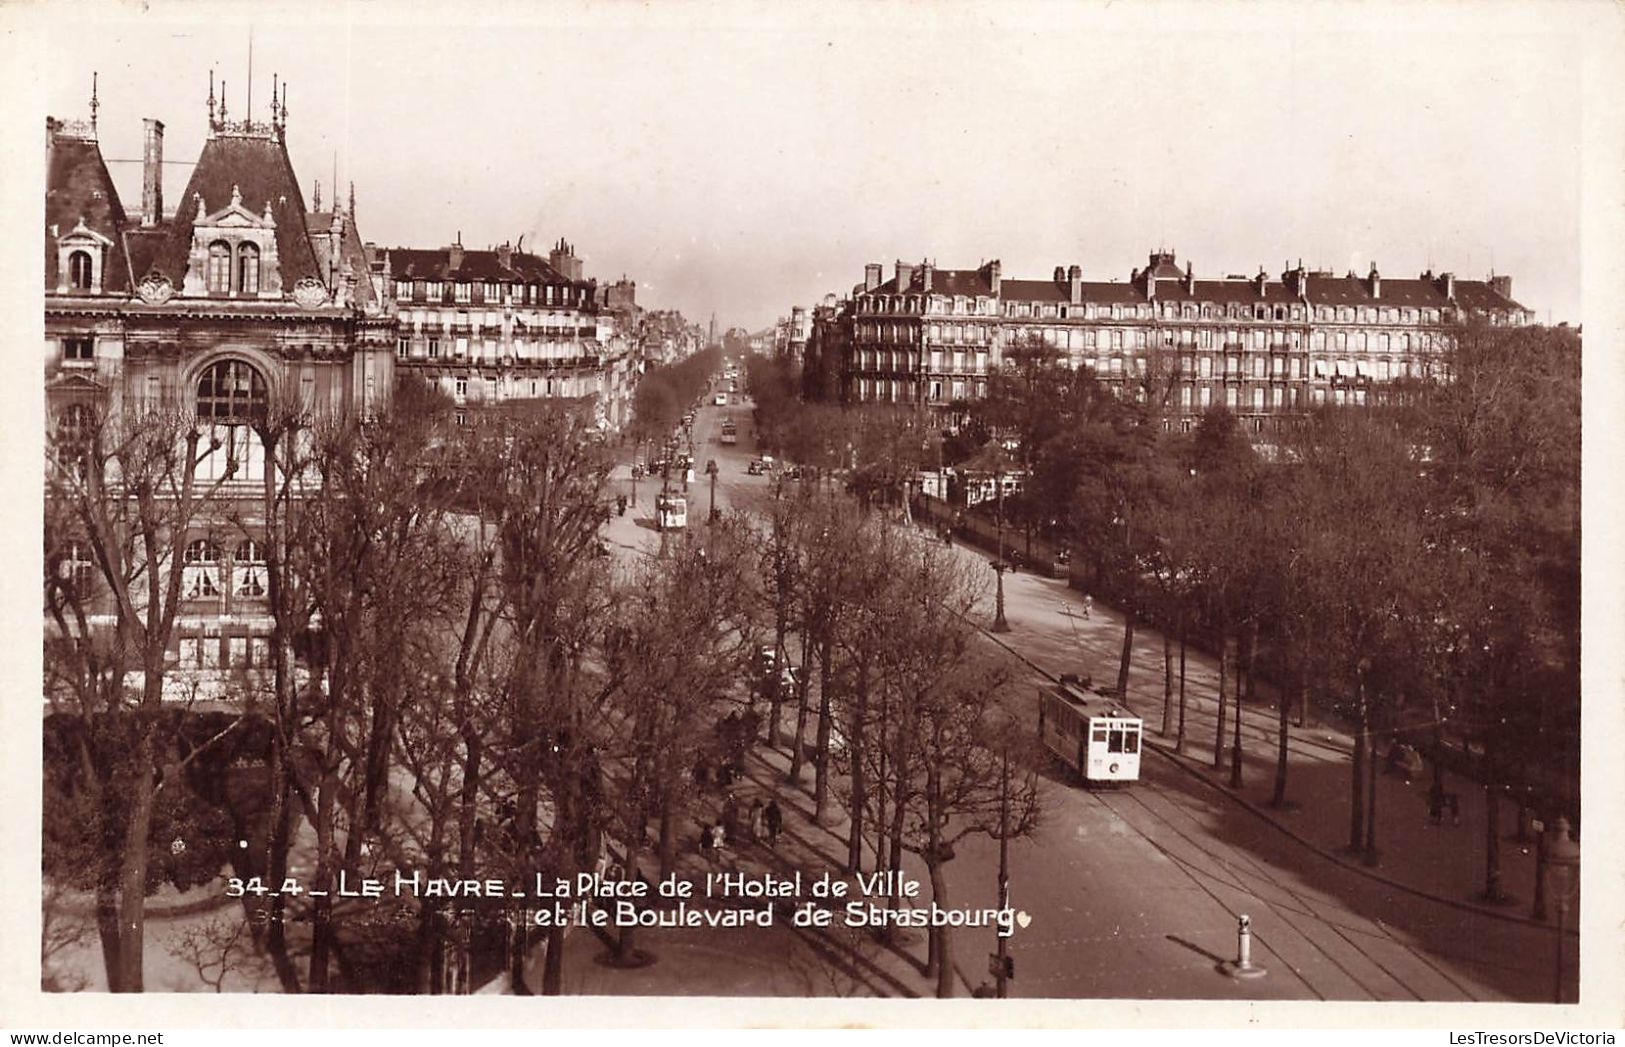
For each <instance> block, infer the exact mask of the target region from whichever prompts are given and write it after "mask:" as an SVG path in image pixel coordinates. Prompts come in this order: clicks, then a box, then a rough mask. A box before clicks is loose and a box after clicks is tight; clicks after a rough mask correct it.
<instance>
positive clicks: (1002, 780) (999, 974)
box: [994, 741, 1010, 1000]
mask: <svg viewBox="0 0 1625 1047" xmlns="http://www.w3.org/2000/svg"><path fill="white" fill-rule="evenodd" d="M1009 908H1010V743H1009V742H1008V741H1006V742H1005V744H1004V749H1003V752H1002V755H1001V758H1000V765H999V911H1000V912H1004V911H1005V910H1007V909H1009ZM1002 930H1003V929H1002V928H1001V933H1000V934H999V944H998V950H999V953H998V956H999V958H998V964H997V968H998V969H997V970H996V971H995V972H994V978H996V979H997V982H996V984H997V987H998V999H1001V1000H1002V999H1004V998H1005V997H1007V996H1009V995H1010V936H1009V935H1007V934H1004V933H1002Z"/></svg>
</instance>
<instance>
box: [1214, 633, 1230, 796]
mask: <svg viewBox="0 0 1625 1047" xmlns="http://www.w3.org/2000/svg"><path fill="white" fill-rule="evenodd" d="M1229 686H1230V637H1229V636H1228V635H1227V634H1226V633H1225V631H1224V629H1223V628H1222V627H1221V628H1220V629H1219V715H1218V725H1217V728H1218V732H1217V735H1216V737H1215V738H1214V741H1213V769H1214V770H1215V771H1217V770H1218V769H1219V768H1220V767H1223V766H1224V707H1225V702H1226V701H1227V697H1226V688H1228V687H1229Z"/></svg>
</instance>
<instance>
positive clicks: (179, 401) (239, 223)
mask: <svg viewBox="0 0 1625 1047" xmlns="http://www.w3.org/2000/svg"><path fill="white" fill-rule="evenodd" d="M284 96H285V88H284ZM96 108H97V100H96V97H95V95H94V93H93V95H92V101H91V110H90V112H91V117H90V119H89V120H54V119H48V120H47V121H46V141H45V148H46V166H47V183H46V198H45V287H44V308H45V338H46V344H45V389H46V405H47V424H48V425H49V426H51V427H53V429H54V431H55V434H56V435H57V437H58V438H59V439H60V438H71V436H72V434H73V433H75V432H77V431H80V430H83V429H85V428H86V427H87V426H88V425H90V424H94V420H97V419H100V418H108V419H126V420H127V419H129V418H132V417H133V416H135V415H137V414H140V413H142V412H150V413H153V414H169V415H174V414H176V413H179V414H180V415H182V416H184V417H195V418H196V419H197V421H198V424H201V425H203V426H205V435H206V442H205V443H204V444H203V445H202V446H203V447H204V448H205V450H206V451H207V453H206V454H205V455H204V456H203V457H202V459H201V461H200V462H199V464H198V465H197V468H196V476H197V478H198V480H199V481H200V482H208V483H210V484H211V486H214V485H215V484H216V482H218V486H217V492H216V493H217V497H216V498H215V499H213V500H212V501H211V512H210V515H209V516H208V518H206V519H200V520H198V521H197V522H196V526H195V533H189V534H188V535H187V536H186V540H185V543H184V546H183V548H184V550H185V555H184V558H183V559H184V563H183V565H182V569H183V570H184V572H185V574H184V576H183V583H182V585H183V590H182V591H183V597H184V603H183V604H182V606H181V609H180V614H179V616H178V618H177V629H176V633H177V636H178V640H177V641H176V643H175V644H174V645H173V647H174V649H173V650H172V652H171V654H172V657H173V659H174V660H175V662H176V664H177V665H178V666H179V667H180V668H183V669H196V670H199V672H198V673H196V674H192V675H193V676H194V677H195V678H198V679H203V680H205V681H208V680H209V679H211V678H216V677H220V676H223V675H224V674H226V673H228V672H249V673H252V672H255V671H257V670H259V669H261V668H263V667H264V666H265V664H266V657H267V654H266V642H265V637H266V636H267V635H268V632H269V629H270V621H269V619H268V616H267V613H266V599H265V598H266V577H265V559H264V552H263V548H262V546H261V540H260V535H259V534H258V533H257V528H258V527H260V526H262V521H263V519H264V517H263V512H262V506H263V496H264V491H265V469H266V462H265V455H264V453H263V449H262V448H261V447H260V446H259V441H258V438H257V436H256V435H255V433H254V432H253V430H252V429H251V426H250V424H249V423H250V422H251V421H252V420H253V419H255V418H256V417H259V416H261V415H262V414H263V413H264V412H266V411H268V410H279V409H281V408H283V407H288V406H291V405H299V406H301V407H302V408H304V409H305V410H306V411H308V412H310V413H312V414H320V413H328V412H331V413H341V412H348V411H365V410H368V409H369V408H371V407H373V406H375V405H378V404H382V403H383V402H385V401H386V400H387V399H388V397H389V394H390V390H391V387H392V384H393V381H394V355H395V354H394V338H393V326H392V322H391V321H390V319H389V318H388V317H387V316H385V315H384V313H383V310H382V309H381V306H380V303H379V301H378V299H377V297H376V296H375V294H374V293H373V287H372V285H371V283H370V281H369V280H368V279H367V278H366V275H367V267H366V261H365V258H364V255H363V247H362V242H361V239H360V237H359V236H358V235H357V233H356V230H355V224H354V221H353V218H352V216H351V215H350V214H349V213H347V212H346V211H345V210H344V209H342V208H340V207H338V206H335V207H334V209H333V210H332V211H331V212H313V211H310V210H307V209H306V207H305V203H304V200H303V198H302V197H301V195H300V191H299V182H298V179H297V178H295V177H294V172H293V166H292V163H291V161H290V160H289V157H288V151H287V146H286V134H287V126H288V125H287V109H286V105H285V103H284V101H283V100H281V99H277V98H275V91H274V90H273V102H272V106H271V114H270V120H269V121H268V122H259V121H253V120H232V119H230V118H229V117H228V115H227V112H226V105H225V102H224V101H220V102H218V103H217V102H216V98H215V93H214V85H213V83H212V81H211V84H210V90H209V99H208V124H207V130H206V138H205V141H204V144H203V148H202V152H201V153H200V155H199V156H198V159H197V163H196V165H195V166H194V167H193V169H192V173H191V177H190V178H189V180H188V181H187V184H186V188H185V191H184V192H183V193H182V194H181V197H180V199H179V201H178V206H177V207H176V208H175V209H174V210H173V211H171V210H168V209H166V208H165V206H164V197H163V177H162V171H163V163H164V125H163V124H162V123H161V122H159V121H158V120H152V119H149V120H147V121H146V134H145V148H144V158H143V161H144V163H143V188H142V197H141V201H140V208H139V210H138V211H135V212H133V213H132V212H129V211H126V209H125V207H124V205H123V203H122V202H121V200H120V199H119V194H118V191H117V189H116V188H115V186H114V183H113V180H112V178H111V177H110V176H109V174H108V170H107V163H106V161H105V160H104V158H103V156H102V152H101V147H100V144H99V141H98V137H97V123H96V115H95V114H96ZM53 467H57V466H53ZM60 548H61V550H62V552H61V558H62V563H61V564H59V565H57V566H58V569H59V570H61V571H63V572H66V573H67V574H69V575H71V576H72V577H73V578H74V579H75V582H76V583H79V582H82V583H83V585H84V586H85V587H86V588H87V590H88V589H94V588H95V586H96V577H97V576H96V572H95V571H94V570H93V569H92V568H93V565H92V563H91V560H90V557H89V554H88V551H87V549H86V548H84V546H83V544H82V543H79V542H75V541H72V540H69V541H66V542H64V543H62V544H61V547H60ZM98 599H100V600H101V603H100V604H98ZM106 601H107V594H105V593H101V594H97V593H94V592H87V594H86V599H85V601H84V602H85V603H86V605H87V606H89V607H90V608H91V609H92V610H93V611H101V612H106V611H108V610H110V607H108V606H107V603H106ZM93 617H96V615H93ZM101 617H103V618H105V620H107V621H111V620H112V619H111V615H109V614H105V613H103V614H102V615H101Z"/></svg>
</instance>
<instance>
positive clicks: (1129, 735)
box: [1038, 678, 1144, 787]
mask: <svg viewBox="0 0 1625 1047" xmlns="http://www.w3.org/2000/svg"><path fill="white" fill-rule="evenodd" d="M1143 726H1144V724H1143V721H1142V720H1141V719H1140V717H1138V716H1135V715H1134V714H1133V713H1132V712H1130V711H1129V710H1127V709H1125V708H1124V707H1123V705H1122V703H1121V702H1117V701H1113V700H1112V699H1110V698H1107V697H1105V696H1102V695H1098V694H1092V693H1090V692H1089V691H1088V690H1086V689H1085V688H1084V687H1083V686H1082V685H1081V684H1080V683H1079V682H1078V681H1076V680H1075V679H1074V678H1063V679H1062V681H1061V682H1060V683H1057V684H1050V685H1048V686H1046V687H1041V688H1039V691H1038V737H1039V739H1040V740H1041V741H1042V742H1043V743H1044V746H1045V748H1047V749H1049V751H1050V752H1052V753H1054V754H1055V755H1056V756H1058V757H1060V758H1061V760H1062V761H1064V762H1065V763H1066V765H1067V766H1068V767H1071V768H1073V769H1074V770H1076V771H1077V772H1078V775H1079V776H1080V777H1081V778H1082V779H1083V783H1084V784H1085V785H1087V786H1091V787H1093V786H1115V785H1124V784H1126V783H1128V782H1133V781H1138V780H1139V777H1140V735H1141V730H1142V728H1143Z"/></svg>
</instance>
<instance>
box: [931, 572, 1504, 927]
mask: <svg viewBox="0 0 1625 1047" xmlns="http://www.w3.org/2000/svg"><path fill="white" fill-rule="evenodd" d="M953 551H954V552H955V553H956V554H957V555H958V556H960V557H961V559H962V560H964V561H965V562H966V563H969V564H973V565H974V564H977V563H982V564H986V563H989V562H990V561H991V557H990V556H989V555H988V554H986V553H985V552H983V551H981V550H978V549H977V548H975V547H967V546H966V545H964V544H963V543H962V542H958V541H956V542H955V543H954V545H953ZM989 573H991V571H990V572H989ZM993 589H994V587H993V585H991V584H990V585H989V586H988V587H987V593H986V595H985V597H984V598H983V599H982V601H981V602H980V604H979V605H978V606H977V607H976V608H975V609H974V610H973V611H972V614H973V616H975V615H979V616H980V618H979V620H978V622H977V624H980V625H983V626H984V627H985V625H986V624H988V623H990V622H991V620H992V617H993V605H994V592H993ZM1004 596H1005V619H1006V621H1007V622H1008V623H1009V625H1010V631H1009V632H1008V633H1004V634H1002V635H994V634H989V635H990V636H992V639H994V640H995V641H996V642H997V643H999V644H1001V645H1002V646H1004V647H1005V648H1007V649H1008V650H1010V651H1012V652H1013V653H1015V654H1016V655H1018V656H1019V657H1020V658H1021V659H1022V660H1023V661H1025V662H1027V663H1028V664H1029V665H1031V666H1032V667H1034V668H1036V669H1038V670H1040V671H1041V672H1044V673H1046V674H1048V675H1050V676H1051V677H1055V676H1058V675H1060V674H1061V673H1076V674H1078V675H1080V676H1083V677H1087V678H1092V679H1093V681H1094V683H1095V684H1096V685H1110V686H1115V684H1116V681H1117V669H1118V663H1119V659H1120V657H1121V653H1122V646H1123V616H1122V615H1121V614H1120V613H1119V612H1118V611H1116V610H1115V609H1113V608H1110V607H1107V606H1105V605H1104V604H1102V603H1100V602H1098V601H1094V602H1092V605H1089V604H1086V598H1085V596H1084V595H1083V594H1082V593H1080V592H1077V591H1075V590H1073V589H1072V588H1071V587H1070V586H1069V585H1068V584H1067V582H1066V581H1065V580H1064V579H1050V578H1043V577H1039V576H1037V575H1034V574H1031V573H1027V572H1016V573H1007V574H1006V575H1005V576H1004ZM1173 659H1174V672H1175V674H1176V679H1175V685H1174V686H1175V695H1174V701H1173V707H1174V708H1173V714H1172V717H1171V719H1172V722H1171V723H1170V724H1169V730H1168V731H1167V732H1164V731H1163V730H1162V727H1163V705H1164V701H1163V697H1164V672H1163V635H1162V634H1161V633H1160V632H1158V631H1157V630H1155V629H1152V628H1150V627H1147V626H1144V625H1136V627H1135V631H1134V644H1133V651H1132V656H1131V660H1130V671H1129V685H1128V694H1127V696H1126V701H1125V704H1127V705H1129V706H1130V707H1131V708H1132V709H1133V710H1134V712H1135V713H1136V714H1137V715H1139V716H1141V717H1143V718H1144V720H1145V729H1146V734H1145V737H1146V739H1147V741H1148V743H1149V744H1151V745H1152V746H1154V747H1155V748H1157V749H1159V750H1160V751H1163V752H1164V753H1165V754H1166V755H1167V756H1168V758H1169V759H1171V760H1174V761H1175V762H1176V763H1178V764H1179V765H1180V766H1181V767H1183V768H1185V769H1186V770H1188V771H1189V772H1190V773H1192V774H1195V775H1197V776H1199V777H1201V778H1204V779H1206V780H1207V781H1209V782H1210V783H1212V784H1213V785H1215V786H1216V787H1217V788H1219V789H1221V790H1222V791H1224V792H1226V793H1228V794H1229V795H1231V796H1232V797H1233V798H1234V799H1235V800H1237V801H1238V802H1240V803H1242V804H1243V805H1245V806H1246V807H1247V808H1248V809H1250V810H1252V811H1253V812H1254V813H1256V814H1258V815H1259V816H1260V817H1262V818H1265V819H1267V820H1268V821H1270V822H1273V823H1274V824H1275V825H1277V826H1278V827H1280V828H1281V829H1282V830H1283V831H1285V832H1287V833H1288V834H1290V835H1292V836H1293V837H1295V838H1297V839H1298V840H1300V841H1301V842H1303V843H1305V844H1307V845H1308V846H1310V847H1311V848H1313V849H1315V850H1316V851H1318V852H1320V853H1321V854H1323V855H1325V856H1326V857H1328V858H1330V859H1332V860H1334V861H1337V862H1340V863H1342V864H1344V865H1346V866H1348V867H1350V868H1354V869H1357V870H1360V871H1362V872H1364V873H1366V874H1367V875H1371V876H1374V877H1376V878H1378V879H1380V880H1383V881H1385V882H1387V883H1389V884H1390V885H1392V886H1395V887H1399V888H1401V889H1404V890H1407V891H1413V892H1416V893H1419V894H1422V895H1425V896H1427V897H1430V898H1433V899H1435V900H1438V901H1442V902H1445V903H1446V904H1450V905H1456V906H1460V907H1464V908H1469V909H1473V910H1476V911H1479V912H1481V913H1484V914H1485V915H1487V916H1494V917H1501V918H1509V919H1517V920H1528V919H1529V916H1530V912H1531V902H1532V897H1533V892H1534V883H1535V874H1536V870H1535V864H1536V863H1535V842H1534V836H1533V834H1532V833H1531V834H1528V836H1527V837H1526V839H1525V840H1522V841H1520V840H1519V839H1518V836H1517V828H1518V809H1517V804H1516V803H1515V802H1513V801H1512V799H1511V798H1510V797H1503V799H1502V802H1501V803H1500V824H1499V825H1498V826H1497V833H1498V835H1499V836H1500V842H1501V846H1500V851H1501V883H1502V888H1503V890H1504V892H1505V893H1506V894H1507V895H1509V896H1510V900H1509V901H1508V902H1507V903H1503V904H1499V905H1496V904H1490V903H1487V902H1485V901H1483V899H1482V897H1481V895H1482V892H1483V890H1484V878H1485V835H1486V825H1485V806H1486V804H1485V795H1484V794H1485V790H1484V787H1483V786H1481V785H1479V784H1478V783H1476V782H1474V781H1471V780H1469V779H1466V778H1463V777H1461V776H1458V775H1453V774H1449V773H1446V774H1445V775H1444V788H1445V789H1446V790H1447V791H1448V792H1452V793H1454V794H1456V796H1457V797H1458V798H1459V806H1460V821H1459V824H1457V823H1456V822H1454V821H1453V820H1452V819H1451V817H1450V816H1449V815H1448V814H1446V816H1445V817H1444V819H1443V823H1442V824H1441V825H1439V826H1434V825H1432V824H1431V819H1430V818H1429V817H1428V810H1427V793H1428V789H1429V787H1430V785H1431V783H1432V774H1433V770H1432V767H1431V766H1429V767H1428V768H1427V769H1426V771H1425V772H1424V773H1423V774H1422V775H1421V776H1420V777H1419V778H1417V779H1415V780H1412V781H1410V782H1407V781H1405V780H1404V779H1403V778H1402V777H1400V776H1398V775H1395V774H1390V773H1379V775H1378V782H1377V848H1378V851H1379V853H1380V861H1379V863H1378V864H1377V865H1376V866H1375V867H1374V868H1371V867H1368V866H1367V865H1366V864H1365V863H1364V861H1363V858H1362V856H1360V855H1356V854H1351V853H1349V852H1348V851H1347V849H1346V848H1347V845H1348V831H1349V807H1350V782H1349V779H1350V774H1351V764H1352V755H1351V754H1352V753H1353V747H1354V742H1353V738H1352V737H1351V736H1350V735H1349V733H1348V732H1347V731H1344V730H1342V729H1341V728H1339V727H1337V726H1328V725H1324V724H1315V723H1313V722H1311V723H1310V724H1309V725H1308V726H1306V727H1303V728H1299V727H1297V726H1295V725H1294V726H1289V727H1288V732H1287V733H1288V737H1289V742H1288V748H1289V755H1288V764H1287V787H1286V796H1287V805H1286V806H1284V807H1281V808H1276V807H1272V806H1271V805H1270V802H1271V800H1272V798H1273V792H1274V783H1275V768H1276V760H1277V748H1278V741H1277V732H1278V730H1279V723H1278V717H1277V713H1276V706H1275V698H1274V693H1273V690H1272V689H1267V688H1266V687H1265V686H1263V685H1262V683H1261V685H1260V687H1259V688H1258V690H1259V697H1258V698H1257V699H1256V700H1257V701H1259V702H1262V703H1263V708H1261V709H1260V708H1246V709H1244V718H1243V727H1242V752H1243V760H1242V770H1243V783H1242V787H1241V788H1240V789H1239V790H1231V789H1230V788H1229V781H1230V745H1231V740H1232V734H1233V730H1234V727H1233V724H1234V720H1233V716H1234V707H1233V706H1232V707H1231V709H1230V710H1228V711H1227V714H1226V726H1225V738H1224V742H1223V752H1222V759H1221V761H1220V767H1219V768H1218V769H1215V767H1214V759H1213V757H1214V748H1215V728H1216V726H1217V725H1216V709H1217V699H1216V695H1217V691H1218V665H1217V661H1216V659H1214V658H1212V657H1210V656H1209V655H1207V654H1206V653H1203V652H1198V651H1196V650H1194V649H1187V652H1186V669H1185V694H1186V706H1187V709H1186V745H1185V749H1184V754H1183V755H1182V756H1178V755H1174V753H1173V747H1174V742H1175V735H1176V733H1177V722H1178V702H1179V699H1178V681H1177V673H1178V662H1179V649H1178V644H1177V642H1175V643H1174V644H1173ZM1385 755H1386V753H1385V752H1380V751H1379V753H1378V754H1377V757H1378V760H1377V766H1378V769H1379V771H1381V770H1382V768H1383V759H1382V758H1383V757H1384V756H1385Z"/></svg>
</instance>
